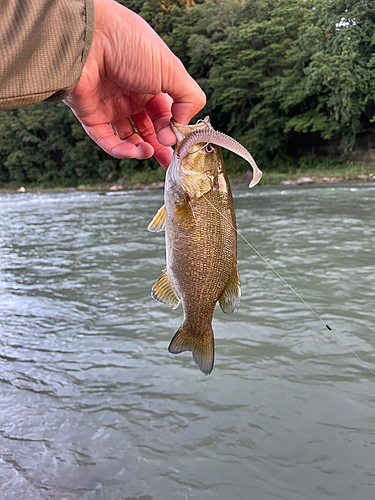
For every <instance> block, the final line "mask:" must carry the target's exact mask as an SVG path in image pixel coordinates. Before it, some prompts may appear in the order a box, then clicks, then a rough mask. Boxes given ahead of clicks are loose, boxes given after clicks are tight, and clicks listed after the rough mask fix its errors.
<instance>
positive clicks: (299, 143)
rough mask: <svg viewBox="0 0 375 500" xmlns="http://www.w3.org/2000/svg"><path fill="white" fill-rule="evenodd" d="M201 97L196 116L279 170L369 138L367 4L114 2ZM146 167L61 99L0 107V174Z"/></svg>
mask: <svg viewBox="0 0 375 500" xmlns="http://www.w3.org/2000/svg"><path fill="white" fill-rule="evenodd" d="M120 3H122V4H124V5H125V6H127V7H129V8H131V9H132V10H134V11H136V12H138V13H139V14H140V15H141V16H142V17H144V18H145V19H146V21H148V22H149V23H150V24H151V25H152V26H153V27H154V29H155V30H156V31H157V32H158V33H159V34H160V35H161V36H162V37H163V39H164V40H165V41H166V43H167V44H168V45H169V46H170V48H171V49H172V50H173V51H174V52H175V53H176V55H177V56H178V57H179V58H180V59H181V60H182V61H183V62H184V64H185V66H186V67H187V69H188V71H189V72H190V73H191V75H192V76H193V77H194V78H195V79H196V80H197V81H198V82H199V84H200V85H201V86H202V88H203V89H204V91H205V92H206V94H207V97H208V102H207V106H206V108H205V110H204V111H203V112H202V116H204V115H205V114H208V115H210V117H211V121H212V123H213V125H214V126H215V127H216V128H217V129H219V130H221V131H223V132H227V133H229V134H231V135H232V136H234V137H236V138H237V139H238V140H240V141H241V142H243V143H244V144H245V145H246V146H247V147H248V148H250V149H251V151H252V153H253V155H254V156H255V157H256V159H257V161H258V163H259V164H261V165H262V166H265V165H267V166H269V167H272V168H280V167H282V166H283V165H285V164H290V163H295V164H297V163H298V161H301V158H302V159H304V161H306V157H307V156H310V157H313V156H314V155H320V156H322V155H336V156H337V155H344V156H346V157H347V156H348V155H350V154H351V152H352V151H353V150H355V149H358V148H369V147H372V146H373V143H374V139H373V133H374V131H375V130H374V129H375V125H374V122H375V78H373V76H374V74H375V73H374V69H375V51H374V46H375V5H374V2H373V1H371V0H314V1H311V0H206V1H203V0H200V1H199V3H198V1H196V3H194V2H193V1H192V0H185V1H184V0H175V1H174V0H146V1H143V0H122V1H121V2H120ZM145 164H146V165H148V166H150V165H151V166H155V164H154V163H152V161H147V162H137V161H136V160H121V161H119V160H115V159H113V158H111V157H109V156H108V155H106V154H105V153H104V152H102V151H101V150H100V149H99V148H98V147H97V146H96V145H95V144H94V143H93V142H92V141H91V140H90V139H89V138H88V137H87V136H86V135H85V133H84V132H83V130H82V128H81V127H80V125H79V124H78V122H77V121H76V119H75V118H74V116H73V115H72V113H71V112H70V111H69V110H68V108H66V107H65V106H64V105H63V104H62V103H59V104H47V103H41V104H38V105H35V106H30V107H29V108H24V109H20V110H14V111H0V182H1V183H7V182H11V181H15V182H22V183H24V182H38V183H39V182H40V183H42V182H54V183H60V184H79V183H82V182H86V181H88V180H89V181H95V180H97V179H102V180H106V179H107V180H108V179H114V178H116V177H117V176H120V175H121V176H123V175H126V172H127V171H129V170H132V169H133V170H134V169H140V168H143V167H144V165H145Z"/></svg>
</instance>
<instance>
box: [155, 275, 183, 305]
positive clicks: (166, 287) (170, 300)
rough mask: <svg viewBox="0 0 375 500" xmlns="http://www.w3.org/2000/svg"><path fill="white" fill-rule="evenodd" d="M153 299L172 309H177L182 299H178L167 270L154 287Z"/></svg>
mask: <svg viewBox="0 0 375 500" xmlns="http://www.w3.org/2000/svg"><path fill="white" fill-rule="evenodd" d="M151 297H152V298H153V299H154V300H156V301H157V302H162V303H163V304H165V305H166V306H168V307H171V308H172V309H176V307H177V306H178V304H179V303H180V299H179V298H178V297H177V294H176V292H175V289H174V288H173V285H172V281H171V278H170V277H169V274H168V271H167V268H165V269H164V271H163V273H162V274H161V275H160V276H159V278H158V279H157V280H156V282H155V284H154V286H153V287H152V290H151Z"/></svg>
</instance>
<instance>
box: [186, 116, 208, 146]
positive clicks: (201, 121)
mask: <svg viewBox="0 0 375 500" xmlns="http://www.w3.org/2000/svg"><path fill="white" fill-rule="evenodd" d="M198 123H204V124H205V125H206V127H207V128H208V130H210V129H212V127H211V125H210V124H209V123H207V122H206V121H205V120H198V121H197V123H196V124H197V125H198ZM209 144H210V143H209V142H206V144H205V145H204V146H202V147H201V148H199V149H197V150H196V151H191V152H189V151H188V152H187V154H188V155H194V154H195V153H199V151H202V149H204V148H206V147H207V146H208V145H209Z"/></svg>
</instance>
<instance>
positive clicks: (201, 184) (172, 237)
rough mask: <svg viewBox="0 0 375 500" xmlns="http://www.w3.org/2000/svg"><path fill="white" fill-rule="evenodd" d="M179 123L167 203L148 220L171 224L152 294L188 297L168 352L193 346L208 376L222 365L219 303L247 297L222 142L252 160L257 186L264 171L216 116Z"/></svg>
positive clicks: (235, 303) (172, 301) (153, 226)
mask: <svg viewBox="0 0 375 500" xmlns="http://www.w3.org/2000/svg"><path fill="white" fill-rule="evenodd" d="M171 126H172V130H173V131H174V133H175V135H176V138H177V143H176V146H175V149H174V153H173V157H172V160H171V163H170V166H169V167H168V169H167V172H166V178H165V186H164V205H163V206H162V207H161V208H160V209H159V211H158V212H157V214H156V215H155V217H154V218H153V220H152V221H151V223H150V224H149V226H148V230H149V231H151V232H159V231H163V230H165V242H166V261H167V262H166V267H165V268H164V270H163V272H162V274H161V275H160V277H159V278H158V279H157V281H156V282H155V284H154V285H153V287H152V291H151V295H152V297H153V298H154V299H155V300H156V301H158V302H161V303H163V304H165V305H167V306H169V307H171V308H172V309H175V308H177V307H178V305H179V304H180V302H181V304H182V307H183V312H184V320H183V323H182V324H181V326H180V327H179V329H178V330H177V332H176V333H175V335H174V337H173V338H172V340H171V342H170V344H169V347H168V350H169V352H170V353H172V354H179V353H181V352H184V351H191V352H192V355H193V359H194V361H195V363H196V364H197V365H198V367H199V369H200V370H201V372H202V373H204V374H205V375H208V374H210V373H211V372H212V369H213V366H214V334H213V329H212V318H213V313H214V309H215V306H216V303H217V302H218V303H219V305H220V307H221V309H222V311H223V312H224V313H226V314H231V313H233V312H234V311H235V310H236V309H237V308H238V307H239V305H240V301H241V285H240V279H239V273H238V265H237V230H236V216H235V211H234V203H233V197H232V193H231V188H230V184H229V180H228V176H227V174H226V170H225V166H224V161H223V155H222V151H221V146H222V147H225V148H227V149H230V150H231V151H233V152H236V153H237V154H239V155H240V156H242V157H244V158H245V159H247V161H249V163H250V164H251V165H252V167H253V180H252V181H251V183H250V187H252V186H253V185H255V184H256V183H257V182H259V180H260V178H261V175H262V172H261V171H260V170H259V169H258V167H257V165H256V163H255V161H254V160H253V158H252V157H251V155H250V153H249V152H248V151H247V150H246V149H245V148H244V147H243V146H241V145H240V144H239V143H238V142H237V141H235V140H234V139H232V138H231V137H229V136H227V135H225V134H223V133H221V132H218V131H216V130H214V129H213V127H212V126H211V124H210V119H209V117H206V118H205V119H204V120H198V122H197V123H196V124H194V125H181V124H179V123H177V122H176V121H175V120H173V118H172V120H171Z"/></svg>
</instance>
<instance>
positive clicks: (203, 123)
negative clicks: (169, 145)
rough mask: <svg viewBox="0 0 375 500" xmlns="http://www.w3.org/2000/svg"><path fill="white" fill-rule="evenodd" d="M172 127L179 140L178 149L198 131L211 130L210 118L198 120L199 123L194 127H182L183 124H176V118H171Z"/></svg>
mask: <svg viewBox="0 0 375 500" xmlns="http://www.w3.org/2000/svg"><path fill="white" fill-rule="evenodd" d="M171 127H172V130H173V132H174V134H175V136H176V138H177V144H176V147H178V146H179V144H180V143H181V142H182V141H183V140H184V139H185V138H186V137H188V136H190V135H191V134H193V133H194V132H195V131H196V130H200V129H204V128H211V129H212V127H211V124H210V117H209V116H206V118H205V119H204V120H198V121H197V123H194V124H193V125H182V124H181V123H178V122H176V120H175V119H174V118H171Z"/></svg>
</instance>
